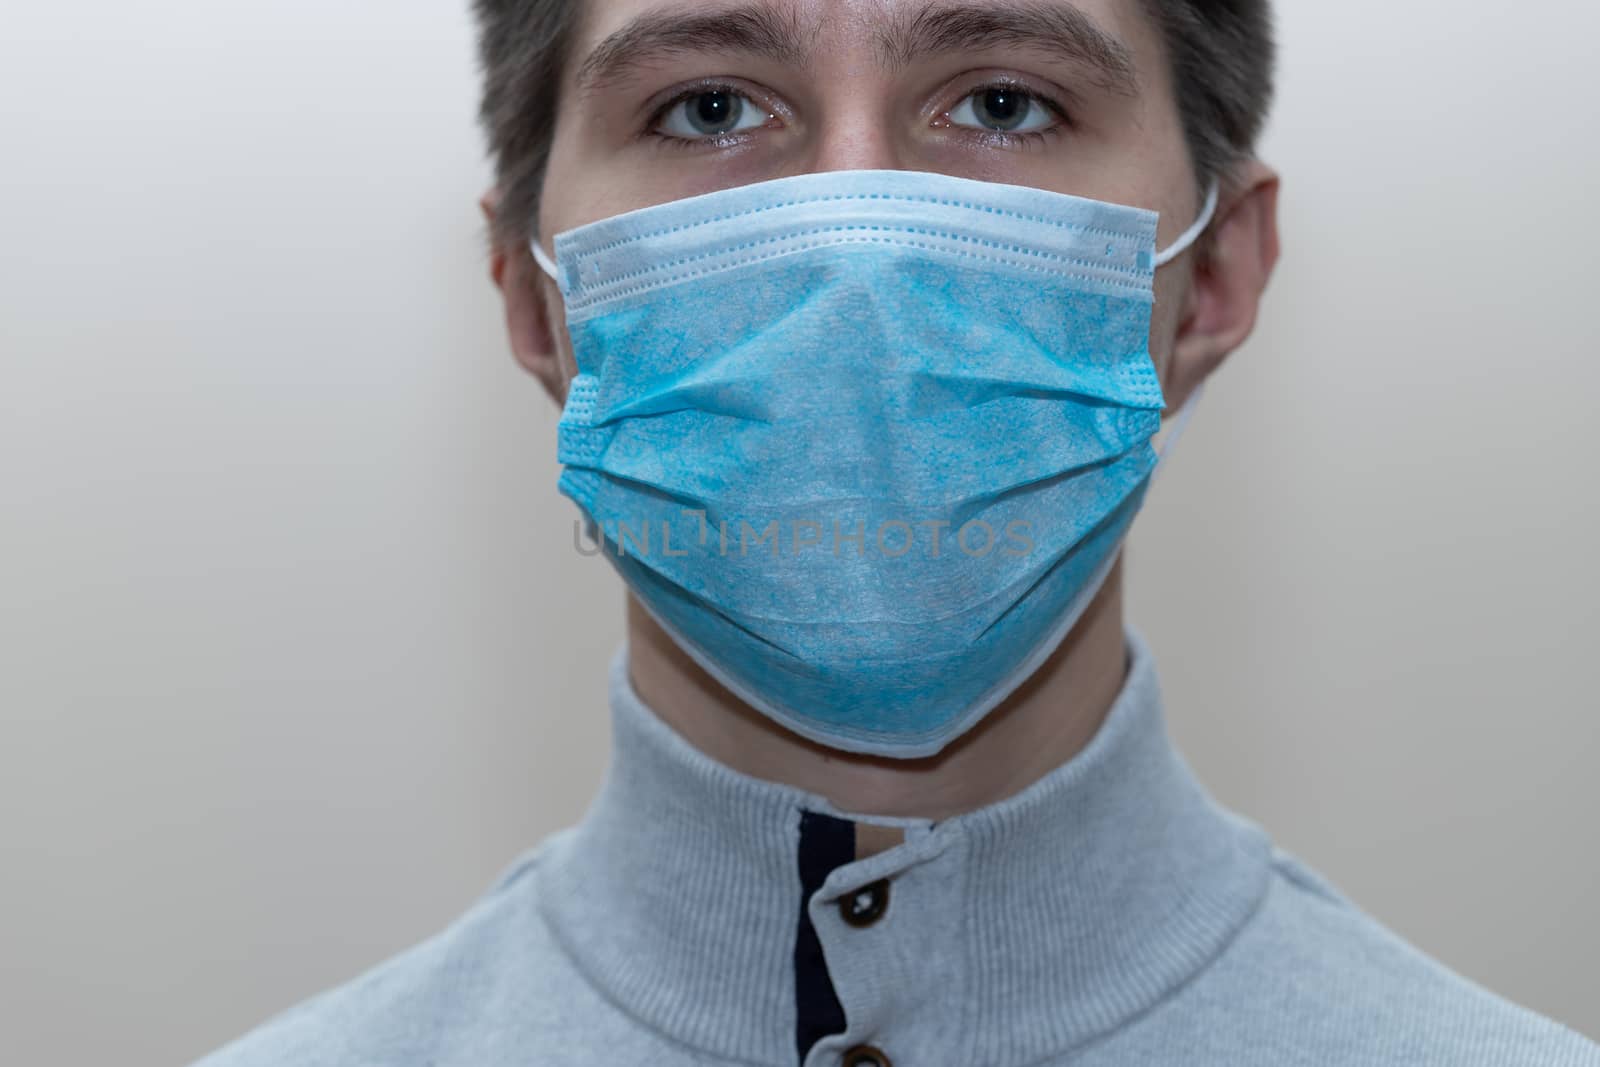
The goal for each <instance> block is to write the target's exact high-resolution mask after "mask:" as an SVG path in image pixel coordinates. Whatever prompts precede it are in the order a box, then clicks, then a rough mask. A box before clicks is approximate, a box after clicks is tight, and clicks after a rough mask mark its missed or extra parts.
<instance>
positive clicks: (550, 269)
mask: <svg viewBox="0 0 1600 1067" xmlns="http://www.w3.org/2000/svg"><path fill="white" fill-rule="evenodd" d="M528 244H529V247H531V248H532V249H533V261H534V262H535V263H537V264H539V268H540V269H541V270H543V271H544V272H545V273H546V274H548V275H550V277H551V279H552V280H553V281H557V282H559V281H560V280H561V275H560V274H559V273H558V272H557V270H556V265H555V261H554V260H552V259H551V258H550V257H549V256H548V255H547V254H546V253H545V250H544V246H543V245H541V244H540V243H539V238H537V237H535V238H533V240H531V241H529V242H528Z"/></svg>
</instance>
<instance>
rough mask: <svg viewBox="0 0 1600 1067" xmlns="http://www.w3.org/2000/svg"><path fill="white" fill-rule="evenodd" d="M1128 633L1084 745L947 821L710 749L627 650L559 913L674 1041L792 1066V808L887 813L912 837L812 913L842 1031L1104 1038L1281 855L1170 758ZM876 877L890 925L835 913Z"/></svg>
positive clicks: (608, 988)
mask: <svg viewBox="0 0 1600 1067" xmlns="http://www.w3.org/2000/svg"><path fill="white" fill-rule="evenodd" d="M1128 647H1129V654H1130V665H1129V673H1128V677H1127V680H1126V682H1125V684H1124V687H1123V690H1122V692H1121V693H1120V694H1119V696H1118V697H1117V700H1116V702H1115V704H1114V705H1113V707H1112V708H1111V710H1110V712H1109V714H1108V716H1107V718H1106V720H1105V722H1104V723H1103V724H1102V725H1101V727H1100V729H1099V730H1098V731H1097V733H1096V734H1095V736H1094V738H1093V739H1092V740H1091V742H1090V743H1089V745H1088V746H1087V747H1086V748H1085V749H1084V750H1083V751H1082V752H1080V753H1079V754H1078V755H1077V756H1075V757H1074V758H1072V759H1071V760H1069V761H1067V762H1066V763H1064V764H1063V765H1061V766H1060V767H1058V768H1056V769H1055V770H1054V771H1052V772H1051V773H1050V774H1048V775H1047V776H1046V777H1044V778H1042V779H1040V780H1039V781H1038V782H1036V783H1034V784H1033V785H1032V786H1030V787H1029V788H1028V789H1026V790H1024V791H1023V792H1021V793H1019V794H1017V795H1015V796H1013V797H1010V798H1008V799H1006V800H1004V801H1001V802H999V803H996V804H993V805H989V806H987V807H984V808H981V809H979V810H976V811H973V812H970V813H968V814H964V815H961V816H957V817H954V818H950V819H945V820H942V821H939V822H936V823H930V822H928V821H926V820H907V819H888V818H878V817H869V816H852V815H850V814H849V813H845V812H840V811H839V810H838V809H837V808H835V807H833V806H832V805H831V804H829V802H828V801H827V800H826V799H825V798H823V797H821V796H819V795H816V794H812V793H809V792H807V791H804V790H800V789H795V788H791V787H788V786H783V785H778V784H775V783H772V782H767V781H763V780H759V779H756V778H752V777H749V776H748V775H744V774H741V773H739V772H737V771H734V770H732V769H731V768H729V767H727V766H724V765H723V764H720V763H718V762H716V761H714V760H712V759H710V758H709V757H707V756H706V755H704V754H703V753H701V752H700V751H699V750H698V749H695V748H694V747H693V746H691V745H690V744H689V743H688V742H687V741H685V740H684V739H683V738H682V737H681V736H680V735H679V734H677V733H676V732H675V731H674V730H672V729H671V728H670V727H668V726H667V725H666V724H665V723H664V722H663V721H662V720H661V719H660V718H658V717H657V716H656V715H655V714H654V713H653V712H652V711H650V709H649V708H647V707H645V706H644V705H643V704H642V703H641V702H640V701H639V699H638V697H637V696H636V695H635V693H634V692H633V689H632V687H631V685H630V684H629V681H628V677H627V670H626V660H625V650H624V652H620V653H619V654H618V656H617V659H616V661H615V662H614V664H613V667H612V674H611V714H612V726H613V748H612V758H611V763H610V766H609V768H608V770H607V773H606V777H605V780H604V783H603V785H602V787H601V790H600V792H599V795H598V796H597V797H596V799H595V801H594V803H593V805H592V806H591V808H590V810H589V812H588V813H587V815H586V816H585V818H584V820H583V821H582V822H581V823H580V824H579V825H578V826H576V827H574V828H573V829H571V830H570V831H567V832H566V833H564V834H561V835H558V837H557V838H555V839H553V840H552V841H551V842H550V844H549V846H548V848H547V849H546V850H545V856H544V859H543V861H542V864H541V866H542V868H543V870H544V872H545V875H544V877H543V878H541V880H540V885H541V890H540V902H541V905H540V906H541V908H542V909H543V911H544V914H545V916H546V918H547V920H548V922H549V925H550V928H551V930H552V931H553V932H554V934H555V936H556V937H557V939H558V940H559V941H560V942H561V944H562V945H563V946H564V948H565V949H566V951H567V952H568V953H569V954H570V955H571V956H572V958H573V960H574V962H575V963H576V964H577V966H578V967H579V969H580V970H581V971H582V972H583V973H584V974H585V976H586V977H587V978H588V979H589V980H590V981H591V982H593V983H594V984H595V985H596V986H597V987H598V988H599V989H600V991H601V992H602V993H603V994H604V995H605V996H606V997H607V998H608V999H610V1000H611V1001H612V1002H614V1003H615V1004H617V1005H618V1006H620V1007H621V1008H622V1009H623V1010H625V1011H626V1012H628V1013H629V1014H630V1015H632V1016H633V1017H634V1018H635V1019H637V1020H638V1021H640V1022H641V1023H642V1024H643V1025H645V1026H647V1027H649V1028H651V1029H653V1030H655V1031H657V1032H658V1033H660V1034H662V1035H664V1036H665V1037H667V1038H668V1039H669V1040H671V1041H673V1042H675V1043H678V1044H681V1045H684V1046H688V1047H690V1048H692V1049H694V1050H696V1051H697V1052H699V1053H700V1054H702V1055H709V1056H715V1057H720V1058H722V1059H724V1060H727V1061H732V1062H738V1063H751V1064H787V1063H794V1062H795V1060H796V1056H795V1052H794V1029H795V991H794V990H795V981H794V972H793V949H794V941H795V934H796V923H797V919H798V916H799V908H800V906H801V901H800V897H801V887H800V880H799V876H798V874H797V860H796V850H797V847H798V841H799V819H800V813H801V811H802V810H809V811H817V812H823V813H827V814H830V815H835V816H839V817H843V818H853V819H855V820H856V821H859V822H876V823H887V824H893V825H897V826H902V827H904V828H905V829H906V840H905V843H904V844H901V845H897V846H895V847H893V848H890V849H888V850H886V851H884V852H880V853H878V854H877V855H874V856H870V857H867V858H865V859H861V860H857V861H855V862H852V863H848V864H846V865H844V866H842V867H839V868H836V869H835V870H834V871H833V873H832V874H831V875H830V876H829V877H828V880H827V881H826V883H825V884H824V885H823V887H822V889H821V890H819V891H818V892H817V894H816V895H815V896H814V897H813V899H812V902H811V904H810V907H809V914H810V915H811V917H812V920H813V922H814V923H815V925H816V927H817V931H818V934H819V936H820V937H821V941H822V945H823V948H824V952H825V954H826V956H827V962H828V968H829V972H830V974H831V976H832V980H833V984H834V987H835V989H836V990H837V993H838V996H839V1000H840V1002H841V1003H842V1004H843V1006H844V1009H845V1012H846V1015H847V1017H848V1019H849V1023H850V1027H849V1030H848V1031H847V1033H846V1035H845V1036H844V1037H842V1038H840V1039H838V1041H837V1042H835V1044H836V1045H837V1046H838V1047H839V1048H843V1047H848V1045H850V1044H854V1043H855V1042H856V1041H869V1042H871V1043H873V1044H877V1045H879V1046H880V1047H883V1048H884V1049H885V1050H886V1051H888V1052H889V1054H890V1056H891V1058H893V1059H895V1060H896V1061H897V1062H901V1063H939V1064H981V1065H984V1067H1012V1065H1022V1064H1030V1063H1035V1062H1037V1061H1039V1060H1041V1059H1046V1058H1048V1057H1050V1056H1053V1055H1058V1054H1061V1053H1064V1052H1066V1051H1068V1050H1070V1049H1072V1048H1075V1047H1077V1046H1080V1045H1082V1044H1085V1043H1087V1042H1089V1041H1092V1040H1094V1039H1096V1038H1097V1037H1099V1036H1101V1035H1104V1034H1105V1033H1107V1032H1109V1031H1111V1030H1114V1029H1116V1028H1117V1027H1119V1026H1121V1025H1123V1024H1125V1023H1127V1022H1129V1021H1130V1020H1132V1019H1133V1018H1134V1017H1136V1016H1138V1015H1139V1014H1141V1013H1142V1012H1144V1011H1146V1010H1148V1009H1149V1008H1150V1007H1152V1006H1153V1005H1154V1004H1156V1003H1157V1002H1159V1001H1160V1000H1161V999H1162V998H1163V997H1165V996H1166V995H1167V994H1168V993H1170V992H1171V991H1173V990H1174V989H1176V988H1177V987H1178V986H1180V985H1182V984H1183V983H1184V982H1185V981H1187V980H1188V979H1189V978H1191V977H1192V976H1193V975H1194V974H1196V973H1197V972H1198V971H1199V970H1201V969H1202V968H1204V967H1205V966H1206V964H1207V963H1208V962H1209V961H1210V960H1212V959H1213V958H1214V957H1215V956H1216V955H1217V953H1218V952H1219V951H1220V950H1221V948H1222V947H1223V946H1224V945H1225V944H1226V943H1227V941H1228V940H1229V938H1230V937H1231V936H1232V935H1233V933H1234V932H1235V931H1236V930H1237V929H1238V928H1239V926H1240V925H1241V924H1242V923H1243V922H1244V921H1245V919H1246V918H1247V917H1248V916H1249V914H1250V913H1251V912H1252V910H1253V909H1254V907H1255V905H1256V903H1257V901H1258V900H1259V899H1260V897H1261V894H1262V893H1263V892H1264V889H1265V885H1266V874H1267V867H1268V858H1269V850H1270V848H1269V845H1268V842H1267V840H1266V838H1265V836H1264V835H1263V834H1262V833H1261V832H1260V831H1259V830H1258V829H1257V828H1255V827H1254V826H1252V825H1251V824H1249V823H1246V822H1244V821H1243V820H1239V819H1237V818H1235V817H1234V816H1232V815H1230V814H1229V813H1227V812H1225V811H1223V810H1222V809H1220V808H1219V807H1218V806H1216V805H1215V804H1214V802H1213V801H1212V800H1211V799H1210V797H1209V796H1208V795H1207V794H1206V792H1205V791H1204V789H1203V788H1202V787H1201V786H1200V785H1199V783H1198V782H1197V781H1196V780H1195V778H1194V777H1193V775H1192V774H1191V772H1190V771H1189V769H1188V767H1187V766H1186V765H1185V763H1184V762H1183V760H1182V759H1181V757H1180V756H1179V755H1178V754H1177V752H1176V751H1175V750H1174V748H1173V747H1172V745H1171V742H1170V740H1169V738H1168V735H1167V732H1166V727H1165V722H1164V718H1163V712H1162V707H1161V696H1160V692H1159V688H1158V686H1157V682H1156V676H1155V669H1154V665H1153V663H1152V662H1151V655H1150V652H1149V650H1148V648H1147V647H1146V646H1145V644H1144V643H1143V641H1142V640H1141V639H1140V638H1139V637H1138V635H1137V634H1135V633H1133V632H1132V631H1129V633H1128ZM880 878H888V879H890V882H891V894H890V906H889V909H888V912H887V913H886V914H885V917H884V919H883V920H880V921H879V922H878V923H877V924H876V925H874V926H873V927H871V928H868V929H852V928H848V927H846V926H844V925H843V924H842V923H841V922H840V920H839V917H838V911H837V908H836V907H835V906H834V903H833V902H835V901H836V900H837V899H838V898H840V897H842V896H845V895H847V894H850V893H851V892H852V891H854V890H857V889H859V888H860V887H862V886H864V885H866V884H868V883H870V882H873V881H876V880H878V879H880ZM823 1051H824V1052H826V1051H827V1050H826V1049H824V1050H823ZM818 1055H819V1057H820V1056H821V1053H818ZM836 1058H837V1057H836V1056H835V1059H836ZM808 1062H810V1061H809V1060H808Z"/></svg>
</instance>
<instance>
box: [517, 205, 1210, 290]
mask: <svg viewBox="0 0 1600 1067" xmlns="http://www.w3.org/2000/svg"><path fill="white" fill-rule="evenodd" d="M1218 195H1219V190H1218V188H1217V183H1216V182H1215V181H1213V182H1212V183H1211V188H1210V190H1209V191H1207V193H1206V202H1205V206H1204V207H1202V208H1201V209H1200V217H1199V218H1197V219H1195V220H1194V225H1193V226H1190V227H1189V228H1188V229H1187V230H1185V231H1184V232H1183V234H1182V236H1180V237H1179V238H1178V239H1177V240H1176V241H1174V242H1172V244H1170V245H1168V246H1167V248H1166V250H1165V251H1162V252H1157V253H1156V258H1155V261H1154V262H1155V265H1156V266H1158V267H1161V266H1165V265H1166V264H1168V263H1171V262H1172V261H1173V260H1175V259H1177V258H1178V257H1179V256H1181V255H1183V253H1185V252H1187V251H1188V250H1189V246H1190V245H1192V244H1194V243H1195V242H1196V241H1198V240H1199V239H1200V235H1201V234H1203V233H1205V232H1206V227H1207V226H1210V225H1211V220H1212V219H1213V218H1214V217H1215V216H1216V214H1217V197H1218ZM529 247H530V248H532V250H533V261H534V262H535V263H537V264H539V269H540V270H542V271H544V272H545V273H546V274H548V275H550V277H551V278H553V279H555V280H556V281H560V280H561V275H560V274H559V273H558V272H557V270H556V265H555V261H554V260H552V259H551V258H550V255H549V253H547V252H546V251H545V250H544V245H543V244H542V243H541V242H540V241H539V239H538V238H537V237H535V238H534V239H533V240H532V241H530V242H529Z"/></svg>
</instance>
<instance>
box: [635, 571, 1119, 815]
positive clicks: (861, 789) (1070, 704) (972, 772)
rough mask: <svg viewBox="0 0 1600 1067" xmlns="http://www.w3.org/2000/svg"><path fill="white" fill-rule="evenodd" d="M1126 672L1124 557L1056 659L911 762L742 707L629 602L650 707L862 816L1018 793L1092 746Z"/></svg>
mask: <svg viewBox="0 0 1600 1067" xmlns="http://www.w3.org/2000/svg"><path fill="white" fill-rule="evenodd" d="M1126 673H1127V649H1126V647H1125V645H1124V639H1123V629H1122V564H1121V562H1118V563H1117V565H1116V566H1115V567H1114V568H1113V569H1112V571H1111V575H1110V577H1108V578H1107V579H1106V582H1105V585H1104V586H1102V587H1101V589H1100V593H1099V595H1098V596H1096V597H1095V599H1094V601H1093V603H1091V604H1090V606H1089V609H1088V610H1087V611H1086V612H1085V613H1084V615H1083V618H1082V619H1080V620H1079V621H1078V624H1077V625H1076V626H1075V627H1073V630H1072V632H1071V633H1070V634H1068V635H1067V638H1066V640H1065V641H1063V642H1062V643H1061V647H1060V648H1058V649H1057V650H1056V652H1055V654H1054V655H1052V656H1051V657H1050V658H1049V659H1048V660H1046V661H1045V663H1044V665H1043V666H1042V667H1040V668H1039V669H1038V670H1037V671H1036V672H1034V674H1033V675H1032V676H1031V677H1029V679H1028V680H1027V681H1026V682H1024V683H1023V685H1022V686H1021V687H1020V688H1019V689H1018V690H1017V691H1016V692H1015V693H1013V694H1011V696H1010V697H1009V698H1008V699H1007V700H1006V701H1005V703H1003V704H1001V705H1000V706H999V707H998V708H996V709H995V710H994V711H993V712H991V713H990V714H989V715H987V716H985V717H984V719H983V720H982V721H981V722H979V723H978V725H977V726H975V727H973V728H972V729H971V730H969V731H968V732H967V733H966V734H964V735H962V736H961V737H960V738H958V739H957V740H956V741H954V742H953V743H951V744H950V746H949V747H947V748H946V749H945V750H944V751H942V752H940V753H938V754H937V755H934V756H928V757H926V758H923V759H914V760H895V759H888V758H885V757H882V756H860V755H855V754H853V753H849V752H841V751H838V750H836V749H831V748H828V747H826V746H824V745H819V744H817V743H816V742H814V741H810V740H808V739H806V738H803V737H800V736H799V735H798V734H795V733H793V732H791V731H789V730H787V729H785V728H784V727H782V726H780V725H778V724H777V723H775V722H773V721H772V720H771V719H769V718H767V717H766V716H765V715H762V714H761V713H760V712H758V711H756V710H755V709H754V708H752V707H750V706H749V705H748V704H746V703H744V702H743V701H742V700H740V699H739V698H738V697H736V696H734V695H733V694H732V693H730V692H728V690H727V689H725V688H724V687H723V686H722V685H720V684H719V683H718V682H717V681H716V680H715V679H713V678H712V677H711V676H710V675H708V674H706V672H705V671H704V670H702V669H701V668H700V666H699V665H698V664H696V663H695V662H694V661H693V660H691V659H690V658H689V657H688V656H687V655H686V654H684V652H683V650H682V649H680V648H679V647H678V646H677V644H676V643H675V642H674V641H673V640H672V638H671V637H669V636H668V635H667V633H666V632H665V631H664V630H662V629H661V627H660V626H659V625H657V624H656V622H655V620H654V619H652V618H651V617H650V615H649V613H648V612H646V611H645V610H644V609H643V608H642V607H641V606H640V605H639V603H638V602H637V601H636V600H635V599H634V598H632V597H631V596H630V597H629V598H628V675H629V678H630V680H631V682H632V684H633V688H634V691H635V692H636V693H637V694H638V695H639V698H640V699H641V700H642V701H643V702H644V703H645V704H646V705H648V706H649V707H650V708H651V710H653V711H654V712H655V713H656V714H657V715H658V716H660V717H661V719H663V720H664V721H665V722H666V723H667V724H668V725H669V726H671V727H672V728H673V729H675V730H676V731H677V732H678V733H679V734H681V735H682V736H683V737H684V739H685V740H687V741H688V742H689V743H690V744H692V745H694V746H695V747H696V748H698V749H699V750H700V751H701V752H703V753H705V754H706V755H707V756H710V757H711V758H712V759H714V760H717V761H718V762H720V763H723V764H725V765H727V766H729V767H732V768H733V769H734V770H737V771H740V772H743V773H745V774H748V775H751V776H752V777H755V778H762V779H766V780H768V781H773V782H779V783H782V784H784V785H789V786H795V787H797V788H800V789H805V790H808V791H810V792H813V793H819V794H821V795H822V796H824V797H826V798H827V799H828V800H829V802H830V803H832V804H833V805H834V806H835V807H837V808H838V809H840V810H841V811H846V812H852V813H857V814H862V815H881V816H890V817H896V818H919V819H934V820H938V819H945V818H949V817H951V816H954V815H959V814H962V813H963V812H968V811H973V810H975V809H977V808H980V807H984V806H986V805H989V804H993V803H996V802H998V801H1000V800H1004V799H1005V798H1006V797H1009V796H1012V795H1014V794H1016V793H1019V792H1021V791H1022V790H1024V789H1026V788H1027V787H1028V786H1030V785H1032V784H1033V783H1034V782H1036V781H1038V780H1039V779H1040V778H1042V777H1044V776H1045V775H1046V774H1048V773H1050V771H1052V770H1053V769H1055V768H1056V767H1059V766H1060V765H1061V764H1063V763H1065V762H1066V761H1067V760H1069V759H1071V758H1072V757H1073V756H1074V755H1076V754H1077V753H1078V752H1079V751H1080V750H1081V749H1082V748H1083V747H1084V746H1085V745H1086V744H1088V743H1089V740H1090V738H1092V737H1093V736H1094V734H1095V731H1096V730H1098V729H1099V727H1100V723H1101V721H1102V720H1103V719H1104V718H1105V716H1106V712H1107V711H1108V710H1110V708H1111V705H1112V703H1113V702H1114V701H1115V700H1116V697H1117V694H1118V692H1120V691H1121V689H1122V685H1123V680H1124V678H1125V676H1126Z"/></svg>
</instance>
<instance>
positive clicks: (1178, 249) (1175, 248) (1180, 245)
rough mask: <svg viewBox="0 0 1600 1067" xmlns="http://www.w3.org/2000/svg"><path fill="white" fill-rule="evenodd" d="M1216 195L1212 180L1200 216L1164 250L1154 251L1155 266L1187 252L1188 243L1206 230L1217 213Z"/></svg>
mask: <svg viewBox="0 0 1600 1067" xmlns="http://www.w3.org/2000/svg"><path fill="white" fill-rule="evenodd" d="M1218 195H1219V190H1218V188H1217V183H1216V182H1215V181H1213V182H1212V183H1211V189H1210V190H1209V191H1208V192H1207V193H1206V203H1205V207H1203V208H1201V209H1200V217H1199V218H1197V219H1195V220H1194V225H1193V226H1190V227H1189V228H1188V229H1187V230H1185V231H1183V236H1181V237H1179V238H1178V239H1177V240H1176V241H1174V242H1172V244H1170V245H1168V246H1167V249H1166V251H1164V252H1157V253H1156V258H1155V265H1156V266H1158V267H1161V266H1165V265H1166V264H1168V263H1171V262H1172V261H1173V260H1175V259H1177V258H1178V257H1179V256H1181V255H1183V254H1184V253H1185V252H1187V251H1188V250H1189V246H1190V245H1192V244H1194V243H1195V242H1196V241H1198V240H1199V239H1200V235H1201V234H1203V233H1205V232H1206V227H1207V226H1210V225H1211V220H1212V218H1214V217H1215V216H1216V214H1217V197H1218Z"/></svg>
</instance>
